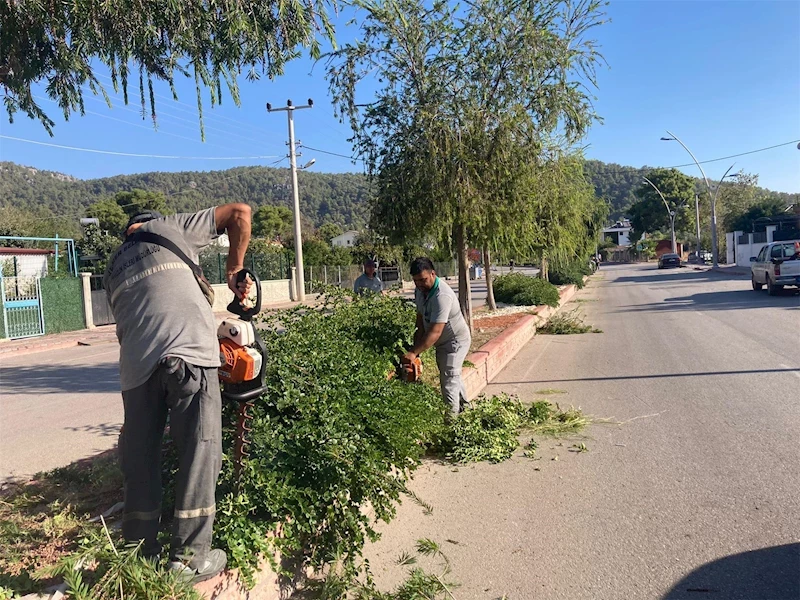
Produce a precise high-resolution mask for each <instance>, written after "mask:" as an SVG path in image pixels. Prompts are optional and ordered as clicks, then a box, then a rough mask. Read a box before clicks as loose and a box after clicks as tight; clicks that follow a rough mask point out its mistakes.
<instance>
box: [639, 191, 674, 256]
mask: <svg viewBox="0 0 800 600" xmlns="http://www.w3.org/2000/svg"><path fill="white" fill-rule="evenodd" d="M642 179H644V180H645V181H646V182H647V183H649V184H650V185H651V186H653V189H654V190H655V191H656V192H657V193H658V195H659V196H661V200H663V201H664V206H666V207H667V213H668V214H669V229H670V232H671V233H672V253H673V254H677V253H678V244H677V243H676V242H675V211H674V210H672V209H671V208H670V207H669V203H668V202H667V199H666V198H664V194H662V193H661V190H660V189H658V188H657V187H656V184H655V183H653V182H652V181H650V180H649V179H648V178H647V177H643V178H642Z"/></svg>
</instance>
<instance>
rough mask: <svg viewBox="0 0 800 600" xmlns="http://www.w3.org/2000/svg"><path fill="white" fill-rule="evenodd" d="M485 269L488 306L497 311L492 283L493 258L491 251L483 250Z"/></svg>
mask: <svg viewBox="0 0 800 600" xmlns="http://www.w3.org/2000/svg"><path fill="white" fill-rule="evenodd" d="M483 269H484V271H485V274H484V277H486V304H488V305H489V310H497V303H496V302H495V301H494V284H493V283H492V257H491V256H490V254H489V249H488V248H484V249H483Z"/></svg>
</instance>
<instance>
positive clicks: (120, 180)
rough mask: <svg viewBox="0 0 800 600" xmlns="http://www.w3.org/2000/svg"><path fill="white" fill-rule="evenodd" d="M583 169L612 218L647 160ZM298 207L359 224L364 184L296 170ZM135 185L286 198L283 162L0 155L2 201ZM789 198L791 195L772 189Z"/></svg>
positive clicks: (184, 202)
mask: <svg viewBox="0 0 800 600" xmlns="http://www.w3.org/2000/svg"><path fill="white" fill-rule="evenodd" d="M584 170H585V173H586V175H587V177H588V178H589V179H590V181H591V183H592V184H593V185H594V186H595V190H596V193H597V195H598V196H600V197H602V198H605V199H606V200H608V201H609V203H610V204H611V214H610V217H609V218H610V219H612V220H613V219H616V218H618V217H620V216H622V215H623V214H625V211H626V210H627V209H628V207H629V206H630V205H631V204H632V203H633V202H634V201H635V196H634V190H635V189H636V187H638V186H639V184H640V183H641V180H642V176H643V175H645V174H646V173H647V171H648V170H649V167H642V168H636V167H626V166H621V165H616V164H613V163H603V162H600V161H597V160H587V161H586V164H585V167H584ZM298 177H299V186H300V208H301V212H302V213H303V215H304V216H305V217H307V218H308V219H309V220H310V221H312V222H313V223H314V225H316V226H317V227H319V226H320V225H322V224H323V223H326V222H331V223H336V224H338V225H340V226H341V227H343V228H353V229H360V228H362V227H363V226H364V225H365V223H366V221H367V216H368V215H367V207H366V201H367V198H368V195H369V185H368V183H367V179H366V177H365V176H364V175H362V174H359V173H341V174H330V173H314V172H310V171H309V172H301V173H299V175H298ZM133 188H141V189H145V190H152V191H160V192H163V193H164V194H165V195H166V196H167V202H168V204H169V206H170V207H171V208H173V209H175V210H179V211H182V210H195V209H198V208H202V207H207V206H212V205H214V204H220V203H223V202H230V201H240V202H241V201H243V202H248V203H250V204H253V205H256V206H259V205H264V204H273V205H274V204H282V205H285V206H289V205H290V199H291V184H290V178H289V170H288V169H285V168H283V169H276V168H268V167H237V168H234V169H228V170H225V171H204V172H199V171H181V172H177V173H167V172H153V173H139V174H136V175H117V176H115V177H105V178H102V179H90V180H80V179H76V178H74V177H70V176H69V175H64V174H61V173H53V172H50V171H40V170H37V169H34V168H30V167H24V166H20V165H17V164H15V163H11V162H0V207H2V206H12V207H16V208H22V209H25V210H29V211H31V212H33V213H36V214H49V213H54V214H56V215H64V216H65V217H74V218H75V220H76V221H77V218H78V217H81V216H83V210H84V209H85V208H86V207H87V206H88V205H90V204H92V203H93V202H96V201H97V200H100V199H102V198H106V197H110V196H112V195H113V194H114V193H116V192H118V191H125V190H130V189H133ZM774 195H775V196H777V197H781V198H785V199H787V200H788V199H789V198H791V197H795V198H796V197H797V195H796V194H794V195H793V194H774Z"/></svg>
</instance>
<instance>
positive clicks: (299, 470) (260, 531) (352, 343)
mask: <svg viewBox="0 0 800 600" xmlns="http://www.w3.org/2000/svg"><path fill="white" fill-rule="evenodd" d="M266 321H267V324H268V325H270V327H267V328H265V329H264V330H263V332H262V335H263V336H264V341H265V343H266V346H267V351H268V363H267V364H268V372H267V385H268V390H267V392H266V393H265V394H264V395H263V396H262V397H261V399H260V400H258V401H257V402H256V404H255V407H254V410H253V414H254V416H255V418H254V420H253V431H252V432H251V434H250V438H251V440H252V446H251V448H250V458H249V460H248V461H247V463H246V466H245V469H244V471H243V474H242V478H241V483H240V485H239V486H238V488H237V485H236V477H235V474H234V465H233V460H232V458H233V436H234V424H235V422H236V416H235V410H236V407H235V406H227V407H226V408H225V411H224V413H225V414H224V416H223V423H224V424H225V427H224V445H225V454H226V456H225V459H224V461H223V473H222V475H221V478H220V482H219V487H218V491H217V497H218V499H219V500H218V503H217V523H216V526H215V536H216V542H217V544H218V545H219V546H220V547H222V548H224V549H225V550H226V551H227V552H228V557H229V563H230V565H231V566H236V567H239V568H240V569H242V573H243V574H244V575H245V577H249V576H252V574H253V572H254V568H255V567H256V565H257V561H258V558H259V554H261V553H264V554H265V555H267V556H269V555H270V552H269V548H268V546H269V542H268V536H269V534H270V532H272V531H273V530H274V529H275V527H276V526H277V525H278V524H280V525H281V526H282V534H281V537H280V538H278V539H274V540H273V541H274V543H275V545H276V546H277V548H278V549H279V550H280V551H281V553H282V554H283V555H284V556H294V557H295V558H298V559H299V560H300V562H301V563H302V564H306V565H310V566H313V567H317V568H319V567H321V566H323V565H325V564H327V563H330V562H332V561H335V560H340V561H342V562H343V563H344V564H345V565H353V564H354V562H355V560H356V559H357V558H358V556H359V555H360V552H361V549H362V548H363V546H364V543H365V542H366V541H367V540H368V539H375V538H376V536H377V532H376V531H375V529H374V526H375V522H376V520H380V521H389V520H390V519H391V518H392V517H393V516H394V514H395V506H396V503H397V500H398V499H399V497H400V494H401V493H403V491H404V490H405V484H406V481H407V479H408V477H409V476H410V472H411V470H413V469H414V468H415V467H416V466H417V464H418V462H419V460H420V458H421V457H422V454H423V453H424V451H425V449H426V447H427V446H429V445H430V444H431V443H433V442H434V441H435V440H436V439H438V437H439V436H440V435H441V433H442V431H443V429H444V417H445V412H446V406H445V404H444V402H443V401H442V398H441V395H440V393H439V390H438V389H435V388H433V387H431V386H429V385H426V384H421V383H420V384H408V383H403V382H401V381H399V380H397V379H391V380H389V379H387V373H388V372H389V371H390V370H391V369H392V368H393V367H394V364H395V361H396V359H397V356H398V351H399V350H400V349H401V348H402V347H403V346H404V345H409V344H410V342H411V341H412V337H413V332H414V322H415V309H414V308H413V307H412V306H410V305H409V304H408V303H405V302H404V301H403V300H402V299H398V298H390V297H385V296H368V297H364V298H360V299H356V300H354V301H349V300H346V299H345V297H344V294H343V293H339V294H337V295H335V296H328V300H327V303H326V305H325V306H324V307H322V308H320V309H308V308H300V309H294V310H290V311H282V312H279V313H276V314H274V315H273V316H271V317H268V318H267V319H266ZM277 325H280V328H281V329H282V331H279V330H278V328H277ZM367 506H369V507H370V508H371V509H372V515H370V514H369V513H368V512H366V511H365V510H364V507H367Z"/></svg>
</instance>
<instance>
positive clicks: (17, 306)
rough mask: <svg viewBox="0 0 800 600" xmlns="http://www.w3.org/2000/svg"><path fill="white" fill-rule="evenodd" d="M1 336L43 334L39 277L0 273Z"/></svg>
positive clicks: (16, 336)
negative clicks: (12, 275)
mask: <svg viewBox="0 0 800 600" xmlns="http://www.w3.org/2000/svg"><path fill="white" fill-rule="evenodd" d="M0 305H2V311H3V332H2V335H3V337H7V338H10V339H19V338H26V337H32V336H36V335H43V334H44V317H43V314H42V304H41V291H40V288H39V277H36V276H28V277H3V276H2V274H0Z"/></svg>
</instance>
